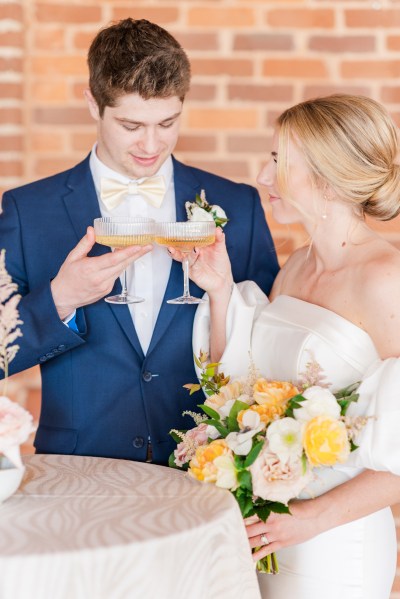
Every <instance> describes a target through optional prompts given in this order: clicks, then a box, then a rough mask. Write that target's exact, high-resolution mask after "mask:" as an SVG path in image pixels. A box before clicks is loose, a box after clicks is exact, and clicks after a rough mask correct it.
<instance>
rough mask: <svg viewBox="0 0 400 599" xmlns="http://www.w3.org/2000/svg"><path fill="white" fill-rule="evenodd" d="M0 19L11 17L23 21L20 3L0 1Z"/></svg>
mask: <svg viewBox="0 0 400 599" xmlns="http://www.w3.org/2000/svg"><path fill="white" fill-rule="evenodd" d="M0 6H1V19H2V20H5V19H12V20H14V21H20V22H22V21H23V18H24V13H23V7H22V3H19V2H10V3H8V2H2V3H1V5H0Z"/></svg>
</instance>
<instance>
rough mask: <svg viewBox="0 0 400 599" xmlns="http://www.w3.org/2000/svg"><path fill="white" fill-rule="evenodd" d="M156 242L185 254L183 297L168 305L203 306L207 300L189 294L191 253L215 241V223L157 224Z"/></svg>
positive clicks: (183, 260)
mask: <svg viewBox="0 0 400 599" xmlns="http://www.w3.org/2000/svg"><path fill="white" fill-rule="evenodd" d="M155 227H156V234H155V241H156V243H158V244H159V245H164V246H167V247H173V248H176V249H177V250H180V251H181V252H182V254H183V259H182V268H183V295H182V296H181V297H177V298H175V299H170V300H167V303H168V304H201V303H203V302H204V301H205V300H203V299H201V298H199V297H193V296H192V295H190V293H189V253H190V252H191V251H192V250H193V248H195V247H205V246H206V245H211V244H212V243H214V241H215V223H214V222H213V221H193V220H190V221H186V222H181V223H156V225H155Z"/></svg>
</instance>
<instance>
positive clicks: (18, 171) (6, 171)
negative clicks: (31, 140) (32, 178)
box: [0, 158, 23, 178]
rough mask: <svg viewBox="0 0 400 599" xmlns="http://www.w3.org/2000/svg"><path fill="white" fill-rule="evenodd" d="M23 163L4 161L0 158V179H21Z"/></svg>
mask: <svg viewBox="0 0 400 599" xmlns="http://www.w3.org/2000/svg"><path fill="white" fill-rule="evenodd" d="M22 173H23V168H22V162H21V161H19V160H2V159H1V158H0V177H7V178H8V177H21V176H22Z"/></svg>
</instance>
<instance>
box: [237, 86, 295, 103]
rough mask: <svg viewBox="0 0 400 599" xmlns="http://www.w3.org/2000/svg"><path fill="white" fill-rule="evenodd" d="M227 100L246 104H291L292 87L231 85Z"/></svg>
mask: <svg viewBox="0 0 400 599" xmlns="http://www.w3.org/2000/svg"><path fill="white" fill-rule="evenodd" d="M228 98H229V99H230V100H245V101H248V102H291V101H292V99H293V86H291V85H252V84H250V85H245V84H241V85H240V84H232V85H228Z"/></svg>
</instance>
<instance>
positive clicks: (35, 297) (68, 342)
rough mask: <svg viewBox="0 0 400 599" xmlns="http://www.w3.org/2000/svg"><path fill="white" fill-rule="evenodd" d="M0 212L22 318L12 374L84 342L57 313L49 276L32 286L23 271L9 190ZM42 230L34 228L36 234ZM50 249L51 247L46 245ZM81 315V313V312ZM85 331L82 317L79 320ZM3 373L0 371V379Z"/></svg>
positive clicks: (1, 240)
mask: <svg viewBox="0 0 400 599" xmlns="http://www.w3.org/2000/svg"><path fill="white" fill-rule="evenodd" d="M2 209H3V212H2V213H1V214H0V248H4V249H5V250H6V268H7V272H8V273H9V275H10V276H11V278H12V280H13V281H14V283H16V284H17V286H18V293H19V294H20V295H21V300H20V302H19V304H18V310H19V315H20V320H22V323H23V324H22V325H21V327H20V328H21V332H22V337H20V338H19V339H18V341H17V343H18V345H19V350H18V352H17V355H16V357H15V358H14V360H13V361H12V362H11V364H10V365H9V374H15V373H16V372H20V371H22V370H25V369H27V368H30V367H32V366H35V365H37V364H43V363H44V362H47V361H48V360H50V359H52V358H55V357H57V356H59V355H61V354H63V353H64V352H66V351H68V350H70V349H72V348H74V347H77V346H79V345H81V344H83V343H84V340H83V339H82V337H81V336H80V335H78V334H76V333H74V332H73V331H72V330H71V329H70V328H69V327H67V326H66V325H65V324H64V323H63V322H62V321H61V320H60V317H59V316H58V313H57V310H56V307H55V305H54V301H53V296H52V293H51V288H50V283H51V281H50V279H48V280H45V279H44V280H42V281H40V283H39V284H37V285H34V286H32V285H31V281H30V277H29V273H28V272H27V271H26V266H25V265H26V257H25V253H24V244H23V235H22V231H21V221H20V215H19V212H18V208H17V205H16V202H15V200H14V198H13V196H12V193H11V192H7V193H5V194H4V196H3V202H2ZM41 233H42V232H41V231H37V235H38V236H39V235H40V234H41ZM49 251H51V248H49ZM81 318H82V319H83V315H81ZM80 330H81V331H82V334H84V333H85V324H84V321H82V322H81V323H80ZM1 378H4V373H3V372H0V379H1Z"/></svg>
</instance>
